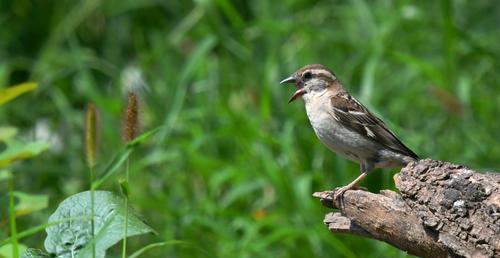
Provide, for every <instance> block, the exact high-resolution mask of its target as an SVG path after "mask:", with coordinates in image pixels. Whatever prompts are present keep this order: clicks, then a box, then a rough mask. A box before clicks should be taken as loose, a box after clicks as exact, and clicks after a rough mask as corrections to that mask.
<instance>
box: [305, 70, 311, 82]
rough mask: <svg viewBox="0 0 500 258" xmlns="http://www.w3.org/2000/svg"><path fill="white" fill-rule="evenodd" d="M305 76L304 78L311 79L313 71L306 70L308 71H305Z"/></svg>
mask: <svg viewBox="0 0 500 258" xmlns="http://www.w3.org/2000/svg"><path fill="white" fill-rule="evenodd" d="M303 77H304V80H306V81H307V80H309V79H311V78H312V73H311V72H306V73H304V75H303Z"/></svg>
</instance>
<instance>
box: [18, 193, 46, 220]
mask: <svg viewBox="0 0 500 258" xmlns="http://www.w3.org/2000/svg"><path fill="white" fill-rule="evenodd" d="M14 196H15V197H16V198H17V200H18V203H17V204H16V207H15V210H16V216H22V215H26V214H30V213H33V212H35V211H39V210H43V209H45V208H47V206H48V205H49V197H48V196H47V195H45V194H39V195H36V194H27V193H23V192H14Z"/></svg>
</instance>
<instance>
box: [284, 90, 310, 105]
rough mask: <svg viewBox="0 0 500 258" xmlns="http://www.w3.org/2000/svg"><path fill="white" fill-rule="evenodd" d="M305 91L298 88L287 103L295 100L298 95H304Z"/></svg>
mask: <svg viewBox="0 0 500 258" xmlns="http://www.w3.org/2000/svg"><path fill="white" fill-rule="evenodd" d="M305 93H306V91H305V90H304V88H301V89H298V90H297V91H295V93H294V94H293V95H292V97H291V98H290V99H289V100H288V103H291V102H292V101H294V100H296V99H297V98H298V97H300V96H302V95H304V94H305Z"/></svg>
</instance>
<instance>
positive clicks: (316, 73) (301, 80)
mask: <svg viewBox="0 0 500 258" xmlns="http://www.w3.org/2000/svg"><path fill="white" fill-rule="evenodd" d="M336 80H337V78H336V77H335V75H334V74H333V72H332V71H330V69H328V68H326V66H324V65H320V64H311V65H306V66H304V67H302V68H300V69H299V70H297V71H296V72H295V73H293V74H292V75H291V76H289V77H288V78H285V79H284V80H282V81H281V82H280V84H285V83H293V84H295V87H296V88H297V91H295V93H294V94H293V95H292V97H291V98H290V100H289V101H288V103H290V102H292V101H294V100H295V99H297V98H298V97H300V96H304V95H305V96H307V95H308V94H311V95H313V94H317V93H321V92H323V91H324V90H326V89H327V88H328V87H330V86H331V85H334V82H335V81H336Z"/></svg>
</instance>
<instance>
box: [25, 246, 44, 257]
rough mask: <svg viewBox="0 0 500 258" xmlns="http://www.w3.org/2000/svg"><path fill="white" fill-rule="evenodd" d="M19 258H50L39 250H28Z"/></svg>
mask: <svg viewBox="0 0 500 258" xmlns="http://www.w3.org/2000/svg"><path fill="white" fill-rule="evenodd" d="M21 258H50V255H49V254H47V253H46V252H44V251H42V250H40V249H35V248H28V250H26V252H24V253H23V255H21Z"/></svg>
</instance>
